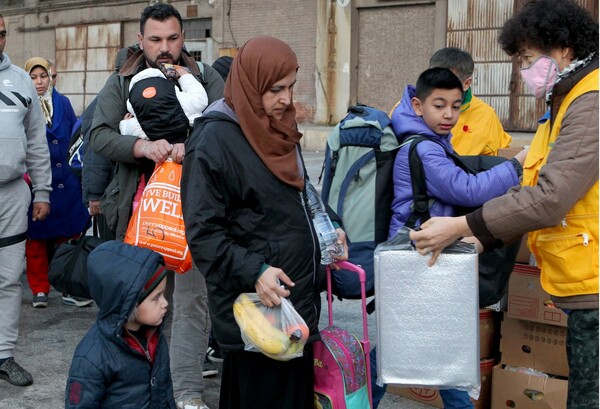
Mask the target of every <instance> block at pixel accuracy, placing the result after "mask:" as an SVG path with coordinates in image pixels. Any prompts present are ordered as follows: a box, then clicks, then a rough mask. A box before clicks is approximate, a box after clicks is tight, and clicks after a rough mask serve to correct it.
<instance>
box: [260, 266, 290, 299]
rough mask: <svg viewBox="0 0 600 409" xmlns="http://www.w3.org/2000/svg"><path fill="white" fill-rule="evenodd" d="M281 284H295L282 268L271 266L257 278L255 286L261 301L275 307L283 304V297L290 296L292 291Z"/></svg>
mask: <svg viewBox="0 0 600 409" xmlns="http://www.w3.org/2000/svg"><path fill="white" fill-rule="evenodd" d="M281 284H286V285H287V286H288V287H293V286H294V285H295V284H294V283H293V282H292V280H290V278H289V277H288V276H287V275H286V274H285V273H284V272H283V270H282V269H280V268H277V267H269V268H267V269H266V270H265V271H264V272H263V273H262V274H261V276H260V277H259V278H258V280H256V284H255V285H254V288H255V289H256V294H257V295H258V296H259V297H260V301H261V302H262V303H263V304H264V305H265V306H267V307H273V306H275V305H279V304H281V297H284V298H285V297H289V296H290V291H289V290H286V289H285V288H283V287H282V286H281Z"/></svg>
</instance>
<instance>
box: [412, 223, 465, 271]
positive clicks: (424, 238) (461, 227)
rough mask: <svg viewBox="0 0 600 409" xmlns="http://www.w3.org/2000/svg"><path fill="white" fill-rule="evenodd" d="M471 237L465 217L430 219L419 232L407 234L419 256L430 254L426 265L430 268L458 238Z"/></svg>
mask: <svg viewBox="0 0 600 409" xmlns="http://www.w3.org/2000/svg"><path fill="white" fill-rule="evenodd" d="M472 235H473V233H472V232H471V230H470V229H469V225H468V224H467V218H466V217H465V216H461V217H432V218H431V219H429V220H427V221H426V222H425V223H423V224H422V225H421V230H419V231H411V232H410V233H409V237H410V239H411V240H413V241H414V243H415V246H416V248H417V251H418V252H419V254H423V255H427V254H431V259H430V260H429V263H428V264H429V266H430V267H431V266H433V265H434V264H435V262H436V261H437V258H438V256H439V255H440V253H441V252H442V250H443V249H445V248H446V247H448V246H449V245H450V244H452V243H454V242H455V241H456V240H457V239H458V238H460V237H469V236H472Z"/></svg>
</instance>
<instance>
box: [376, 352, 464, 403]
mask: <svg viewBox="0 0 600 409" xmlns="http://www.w3.org/2000/svg"><path fill="white" fill-rule="evenodd" d="M369 357H370V359H371V391H372V393H371V396H372V398H373V409H377V406H379V402H380V401H381V399H383V397H384V395H385V390H386V389H387V385H386V384H384V385H383V386H379V385H377V383H376V382H377V355H376V350H375V348H373V349H372V350H371V352H370V353H369ZM440 397H441V398H442V402H444V408H445V409H473V408H474V406H473V403H471V399H470V398H469V394H468V393H467V392H465V391H459V390H457V389H441V390H440Z"/></svg>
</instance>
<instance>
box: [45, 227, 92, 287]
mask: <svg viewBox="0 0 600 409" xmlns="http://www.w3.org/2000/svg"><path fill="white" fill-rule="evenodd" d="M88 225H89V223H86V227H85V229H84V231H82V232H81V234H80V236H79V238H77V239H71V240H69V241H67V242H65V243H62V244H61V245H59V246H58V248H57V249H56V252H55V253H54V256H53V257H52V260H51V261H50V266H49V269H48V280H49V281H50V284H51V285H52V287H54V288H55V289H56V290H57V291H60V292H62V293H63V294H69V295H74V296H76V297H82V298H86V299H91V298H92V297H91V296H90V289H89V287H88V274H87V258H88V255H89V254H90V253H91V252H92V250H94V249H95V248H96V247H98V246H99V245H100V244H102V242H103V241H102V240H101V239H100V238H99V237H97V234H96V229H95V228H94V236H86V232H87V228H88V227H87V226H88ZM94 227H95V226H94Z"/></svg>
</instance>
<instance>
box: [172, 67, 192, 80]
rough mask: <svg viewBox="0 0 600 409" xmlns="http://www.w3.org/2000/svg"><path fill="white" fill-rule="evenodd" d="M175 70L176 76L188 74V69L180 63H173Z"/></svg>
mask: <svg viewBox="0 0 600 409" xmlns="http://www.w3.org/2000/svg"><path fill="white" fill-rule="evenodd" d="M173 67H174V68H175V71H177V77H181V76H183V75H186V74H190V70H189V69H187V68H186V67H183V66H181V65H174V66H173Z"/></svg>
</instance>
